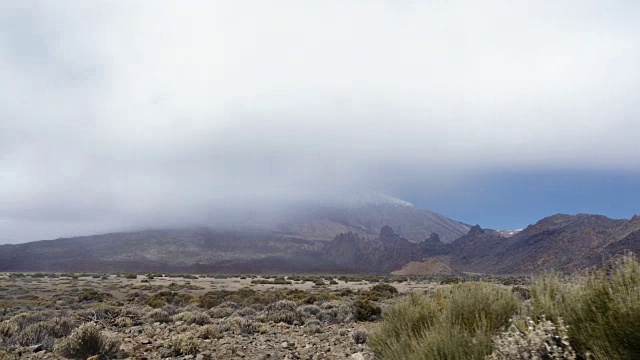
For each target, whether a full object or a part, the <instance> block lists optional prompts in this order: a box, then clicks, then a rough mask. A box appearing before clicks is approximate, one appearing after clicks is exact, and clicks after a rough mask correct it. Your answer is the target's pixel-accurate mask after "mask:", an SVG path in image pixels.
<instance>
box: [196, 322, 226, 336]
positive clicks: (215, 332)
mask: <svg viewBox="0 0 640 360" xmlns="http://www.w3.org/2000/svg"><path fill="white" fill-rule="evenodd" d="M222 336H223V334H222V331H221V330H220V327H219V326H218V325H205V326H203V327H201V328H200V332H199V333H198V337H199V338H201V339H220V338H222Z"/></svg>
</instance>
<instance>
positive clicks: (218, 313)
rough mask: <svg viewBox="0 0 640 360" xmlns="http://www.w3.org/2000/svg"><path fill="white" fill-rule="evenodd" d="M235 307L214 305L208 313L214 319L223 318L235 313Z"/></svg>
mask: <svg viewBox="0 0 640 360" xmlns="http://www.w3.org/2000/svg"><path fill="white" fill-rule="evenodd" d="M233 311H234V310H233V308H230V307H223V306H220V307H214V308H211V309H210V310H208V311H207V314H209V316H210V317H211V318H213V319H221V318H225V317H229V316H231V315H232V314H233Z"/></svg>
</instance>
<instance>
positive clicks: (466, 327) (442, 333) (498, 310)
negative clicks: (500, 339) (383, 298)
mask: <svg viewBox="0 0 640 360" xmlns="http://www.w3.org/2000/svg"><path fill="white" fill-rule="evenodd" d="M519 305H520V303H519V302H518V300H517V299H516V298H515V297H514V296H513V294H512V293H511V291H509V290H508V289H505V288H503V287H500V286H497V285H493V284H486V283H474V282H466V283H462V284H458V285H454V286H452V287H444V288H440V289H438V290H436V292H435V293H434V294H430V295H425V294H415V293H414V294H411V295H409V296H408V297H407V298H405V299H404V300H402V301H399V302H397V303H396V304H395V305H393V306H392V307H391V308H390V310H389V311H387V312H385V314H384V320H383V322H382V327H381V329H380V330H379V331H377V332H375V333H374V334H372V336H371V337H370V338H369V341H368V342H367V343H368V345H369V346H370V347H371V349H372V350H373V351H374V352H375V354H376V356H378V357H380V358H384V359H482V358H484V356H486V355H489V354H490V353H491V350H492V341H491V340H492V336H493V335H494V333H495V332H496V331H497V330H499V329H500V328H502V327H504V326H505V325H506V324H507V323H508V321H509V319H510V318H511V317H512V316H513V315H514V314H515V313H516V312H518V310H519Z"/></svg>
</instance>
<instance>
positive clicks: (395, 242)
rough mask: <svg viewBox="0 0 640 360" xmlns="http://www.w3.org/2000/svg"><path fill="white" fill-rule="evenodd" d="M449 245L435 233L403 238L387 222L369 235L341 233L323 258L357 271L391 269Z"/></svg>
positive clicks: (437, 252) (441, 252) (437, 251)
mask: <svg viewBox="0 0 640 360" xmlns="http://www.w3.org/2000/svg"><path fill="white" fill-rule="evenodd" d="M449 247H450V246H449V245H447V244H444V243H442V242H440V240H439V237H438V236H437V235H432V236H431V237H430V238H429V240H428V241H425V242H424V243H413V242H411V241H409V240H407V239H404V238H401V237H400V236H399V235H398V234H396V233H395V232H394V231H393V229H392V228H391V227H390V226H383V227H382V229H381V230H380V235H379V236H378V237H377V238H375V239H369V238H364V237H361V236H359V235H358V234H354V233H351V232H350V233H346V234H340V235H338V236H336V238H335V239H334V240H333V241H331V242H330V243H328V244H327V245H326V247H325V249H324V251H323V258H324V259H325V260H326V261H331V262H333V263H335V264H336V266H340V267H349V268H350V269H353V270H354V271H364V272H376V273H389V272H391V271H393V270H396V269H398V268H400V267H402V266H403V265H404V264H406V263H407V262H410V261H417V260H422V259H423V258H424V257H428V256H435V255H442V254H446V253H448V252H449Z"/></svg>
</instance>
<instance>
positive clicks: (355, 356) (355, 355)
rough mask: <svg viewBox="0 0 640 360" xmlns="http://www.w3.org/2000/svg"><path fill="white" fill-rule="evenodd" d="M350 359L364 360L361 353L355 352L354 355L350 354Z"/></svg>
mask: <svg viewBox="0 0 640 360" xmlns="http://www.w3.org/2000/svg"><path fill="white" fill-rule="evenodd" d="M351 359H354V360H365V357H364V355H363V354H362V353H361V352H357V353H355V354H351Z"/></svg>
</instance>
